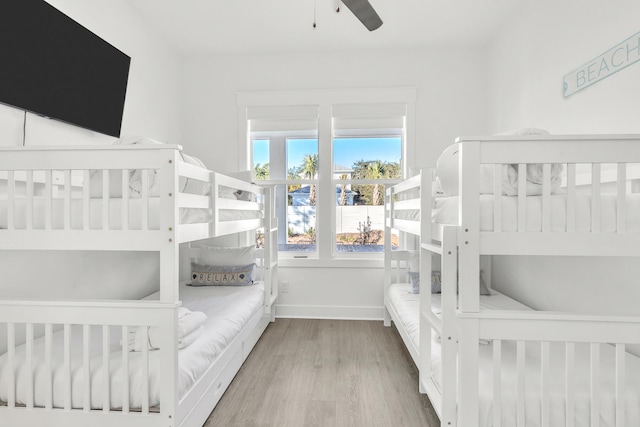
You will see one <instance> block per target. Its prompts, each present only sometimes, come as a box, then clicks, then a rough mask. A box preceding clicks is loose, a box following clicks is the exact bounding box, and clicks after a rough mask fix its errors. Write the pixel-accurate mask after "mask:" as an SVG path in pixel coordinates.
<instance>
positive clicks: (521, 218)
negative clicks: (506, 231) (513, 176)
mask: <svg viewBox="0 0 640 427" xmlns="http://www.w3.org/2000/svg"><path fill="white" fill-rule="evenodd" d="M518 231H520V232H522V231H527V165H526V164H525V163H520V164H518Z"/></svg>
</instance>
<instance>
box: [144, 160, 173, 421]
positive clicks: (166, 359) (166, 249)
mask: <svg viewBox="0 0 640 427" xmlns="http://www.w3.org/2000/svg"><path fill="white" fill-rule="evenodd" d="M161 152H162V153H163V154H166V156H162V157H164V159H163V165H162V167H161V168H159V170H158V176H159V178H160V188H161V190H160V233H161V236H164V239H166V240H164V239H163V241H161V244H162V246H161V247H160V301H161V302H163V303H169V304H171V305H168V306H167V308H168V309H167V313H166V317H165V316H163V317H165V318H166V320H165V321H164V322H163V323H164V325H163V330H165V331H167V333H164V334H162V340H163V341H162V344H161V348H160V351H161V352H162V354H161V357H160V364H161V366H162V368H161V371H162V374H163V375H162V377H161V378H160V382H161V384H162V385H161V387H160V390H161V391H160V393H161V396H160V401H161V402H162V403H161V405H160V413H161V416H163V417H166V419H165V420H164V422H165V423H166V425H167V426H169V427H172V426H175V425H176V424H175V423H176V418H177V415H178V414H177V410H178V398H177V395H176V390H178V347H177V344H176V343H177V341H178V332H177V322H178V313H177V303H178V301H179V298H180V296H179V288H178V285H179V282H180V273H179V271H180V270H179V263H180V257H179V253H180V245H179V244H178V238H177V233H176V231H177V230H175V226H176V225H177V224H179V222H180V221H179V218H180V216H179V208H178V206H179V203H178V197H179V193H178V170H177V168H178V162H179V161H180V152H179V150H177V149H175V148H174V149H170V150H162V151H161ZM144 175H146V174H143V176H144ZM164 328H166V329H164Z"/></svg>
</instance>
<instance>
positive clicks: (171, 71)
mask: <svg viewBox="0 0 640 427" xmlns="http://www.w3.org/2000/svg"><path fill="white" fill-rule="evenodd" d="M49 3H51V4H52V5H54V6H55V7H57V8H58V9H60V10H61V11H62V12H64V13H66V14H67V15H69V16H70V17H71V18H73V19H75V20H76V21H78V22H79V23H80V24H82V25H84V26H85V27H87V28H88V29H89V30H91V31H93V32H94V33H96V34H97V35H99V36H100V37H102V38H103V39H105V40H106V41H108V42H109V43H111V44H112V45H114V46H116V47H117V48H118V49H120V50H122V51H123V52H125V53H126V54H127V55H129V56H131V58H132V59H131V71H130V75H129V84H128V87H127V95H126V101H125V108H124V117H123V122H122V134H123V135H127V134H129V135H131V134H133V135H146V136H151V137H153V138H156V139H160V140H164V141H167V142H181V141H180V136H181V117H180V111H181V110H180V105H179V103H178V102H177V101H178V99H179V98H180V97H179V93H180V91H181V82H182V80H181V69H180V63H181V61H180V60H179V59H180V57H179V56H178V54H177V53H176V52H174V51H173V50H171V49H170V48H168V47H167V44H166V43H164V41H163V40H162V39H160V38H159V37H157V36H156V35H155V34H154V33H153V31H152V30H151V29H150V28H147V27H145V25H144V24H143V23H141V21H140V19H139V17H138V16H137V15H136V14H135V12H134V11H133V10H132V9H131V8H130V6H129V5H128V4H127V2H126V1H124V0H110V1H101V2H95V1H91V2H89V1H85V0H50V1H49ZM23 117H24V112H23V111H20V110H17V109H14V108H11V107H7V106H2V105H0V135H1V137H0V145H22V128H23ZM26 134H27V140H26V142H27V144H28V145H44V144H55V145H60V144H64V145H71V144H103V143H111V142H112V141H113V139H114V138H111V137H108V136H104V135H101V134H98V133H96V132H93V131H89V130H86V129H81V128H78V127H75V126H72V125H68V124H64V123H60V122H57V121H54V120H48V119H44V118H42V117H38V116H36V115H32V114H29V115H28V118H27V129H26ZM79 265H82V266H83V269H77V267H78V266H79ZM84 267H86V268H84ZM157 270H158V259H157V254H141V253H135V254H131V253H100V252H98V253H83V254H78V253H72V252H56V253H52V252H28V253H27V252H9V251H0V271H1V272H2V273H1V275H0V295H1V296H11V297H33V296H40V297H45V298H47V297H50V296H51V294H50V292H51V291H52V290H55V295H57V296H58V297H63V296H68V297H71V298H89V297H90V298H118V297H121V298H126V297H132V298H136V297H140V296H144V295H146V294H148V293H150V291H153V288H154V287H157V285H158V272H157Z"/></svg>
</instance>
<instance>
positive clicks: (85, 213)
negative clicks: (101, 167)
mask: <svg viewBox="0 0 640 427" xmlns="http://www.w3.org/2000/svg"><path fill="white" fill-rule="evenodd" d="M90 181H91V172H90V171H89V170H88V169H85V170H84V171H82V229H83V230H85V231H86V230H88V229H89V227H90V226H91V215H90V213H89V202H90V196H91V194H90V191H91V190H90Z"/></svg>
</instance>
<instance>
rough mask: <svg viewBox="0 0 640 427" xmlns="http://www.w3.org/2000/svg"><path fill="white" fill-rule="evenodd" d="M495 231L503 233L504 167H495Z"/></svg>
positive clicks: (499, 165)
mask: <svg viewBox="0 0 640 427" xmlns="http://www.w3.org/2000/svg"><path fill="white" fill-rule="evenodd" d="M493 194H494V198H493V231H495V232H496V233H500V232H501V231H502V165H501V164H495V165H494V166H493Z"/></svg>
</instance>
